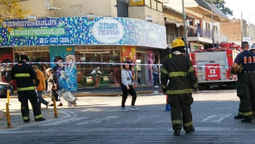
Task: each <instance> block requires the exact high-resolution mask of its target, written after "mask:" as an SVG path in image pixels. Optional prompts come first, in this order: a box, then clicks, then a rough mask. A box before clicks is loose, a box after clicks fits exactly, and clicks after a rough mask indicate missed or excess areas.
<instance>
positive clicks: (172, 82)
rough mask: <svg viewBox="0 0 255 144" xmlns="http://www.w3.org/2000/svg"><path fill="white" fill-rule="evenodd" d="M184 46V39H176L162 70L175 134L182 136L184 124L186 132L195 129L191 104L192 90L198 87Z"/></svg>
mask: <svg viewBox="0 0 255 144" xmlns="http://www.w3.org/2000/svg"><path fill="white" fill-rule="evenodd" d="M184 48H185V43H184V41H183V40H182V39H180V38H177V39H175V40H174V41H173V43H172V51H171V53H170V54H169V56H167V57H166V58H165V59H164V60H163V66H162V70H161V84H162V85H161V87H162V90H163V92H164V94H167V95H168V103H169V104H170V106H171V119H172V125H173V130H174V135H175V136H180V132H181V129H182V124H183V127H184V130H185V131H186V133H191V132H194V131H195V129H194V127H193V124H192V113H191V107H190V106H191V104H192V103H193V97H192V92H193V90H195V91H197V88H198V80H197V77H196V75H195V71H194V68H193V65H192V63H191V61H190V59H189V57H187V56H185V55H184V53H185V50H184Z"/></svg>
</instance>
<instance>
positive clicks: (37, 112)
mask: <svg viewBox="0 0 255 144" xmlns="http://www.w3.org/2000/svg"><path fill="white" fill-rule="evenodd" d="M18 97H19V101H20V102H21V114H22V118H23V120H24V121H26V120H30V117H29V107H28V100H30V103H31V105H32V107H33V112H34V118H35V119H40V118H42V115H41V109H40V107H39V102H38V97H37V94H36V92H35V91H34V90H32V91H19V92H18Z"/></svg>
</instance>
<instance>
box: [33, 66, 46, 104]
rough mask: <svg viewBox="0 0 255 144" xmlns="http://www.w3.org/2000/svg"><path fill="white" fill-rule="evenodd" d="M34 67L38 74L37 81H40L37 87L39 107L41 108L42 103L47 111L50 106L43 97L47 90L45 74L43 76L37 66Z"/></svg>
mask: <svg viewBox="0 0 255 144" xmlns="http://www.w3.org/2000/svg"><path fill="white" fill-rule="evenodd" d="M32 67H33V69H34V71H35V73H36V76H37V80H38V85H37V88H36V91H37V94H38V98H39V106H40V108H41V103H43V104H44V105H45V106H46V109H47V108H48V105H49V102H47V101H46V100H45V99H44V98H43V97H42V93H43V91H44V90H45V89H46V85H45V79H44V74H43V72H41V71H40V70H39V68H38V67H37V66H36V65H33V66H32Z"/></svg>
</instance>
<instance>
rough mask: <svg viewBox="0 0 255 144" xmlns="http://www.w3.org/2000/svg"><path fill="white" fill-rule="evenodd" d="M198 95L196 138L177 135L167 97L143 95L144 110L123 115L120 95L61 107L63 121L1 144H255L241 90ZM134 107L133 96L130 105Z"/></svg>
mask: <svg viewBox="0 0 255 144" xmlns="http://www.w3.org/2000/svg"><path fill="white" fill-rule="evenodd" d="M193 97H194V100H195V101H194V104H193V105H192V112H193V123H194V127H195V129H196V131H195V132H194V133H192V134H185V132H184V131H182V133H181V136H180V137H176V136H173V130H172V128H171V122H170V112H165V111H164V109H165V107H166V104H165V102H166V96H164V95H139V96H138V99H137V107H138V108H139V110H137V111H132V110H129V111H127V112H121V111H120V106H119V105H120V101H121V97H119V96H118V97H117V96H116V97H82V98H79V101H78V106H77V107H71V108H68V107H66V106H64V107H63V108H59V109H58V111H59V112H60V114H61V115H60V117H59V118H57V119H53V118H51V119H49V118H48V119H47V120H46V121H44V122H40V123H35V122H33V121H32V122H31V123H29V124H22V123H21V124H16V125H15V127H14V128H13V129H1V130H0V141H1V142H0V143H1V144H5V143H6V144H7V143H8V144H11V143H15V144H23V143H24V144H28V143H29V144H33V143H35V144H39V143H43V144H45V143H47V144H64V143H65V144H69V143H70V144H93V143H95V144H108V143H109V144H133V143H146V144H147V143H153V144H161V143H194V144H195V143H206V144H208V143H210V144H212V143H231V144H232V143H255V139H254V135H255V122H253V123H251V124H244V123H240V121H239V120H235V119H233V117H234V116H235V115H236V114H237V109H238V104H239V102H238V98H237V97H236V92H235V90H217V91H215V90H211V91H202V92H199V93H197V94H194V95H193ZM12 101H14V99H12ZM2 103H3V102H0V104H1V105H2ZM130 103H131V97H129V98H128V100H127V106H130ZM65 105H66V103H65ZM17 107H18V106H17ZM49 111H52V109H49V110H43V113H46V112H49ZM51 113H52V112H51ZM12 119H13V118H12ZM3 121H4V120H3ZM13 121H15V120H13Z"/></svg>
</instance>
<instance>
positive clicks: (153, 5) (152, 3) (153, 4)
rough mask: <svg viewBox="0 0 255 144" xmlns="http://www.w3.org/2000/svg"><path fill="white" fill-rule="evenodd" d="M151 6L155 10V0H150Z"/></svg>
mask: <svg viewBox="0 0 255 144" xmlns="http://www.w3.org/2000/svg"><path fill="white" fill-rule="evenodd" d="M151 8H152V9H154V10H157V2H156V1H155V0H151Z"/></svg>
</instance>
